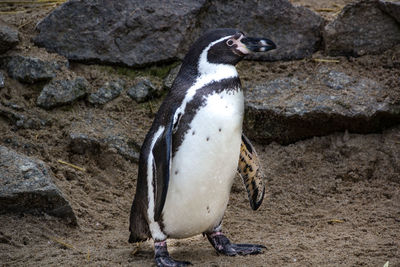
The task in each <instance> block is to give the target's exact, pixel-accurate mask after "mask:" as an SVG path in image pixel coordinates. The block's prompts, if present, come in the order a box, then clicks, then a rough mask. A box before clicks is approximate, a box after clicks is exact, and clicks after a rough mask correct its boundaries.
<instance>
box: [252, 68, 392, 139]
mask: <svg viewBox="0 0 400 267" xmlns="http://www.w3.org/2000/svg"><path fill="white" fill-rule="evenodd" d="M385 94H386V93H385V90H384V89H383V87H382V86H381V85H380V84H378V83H377V82H375V81H373V80H370V79H367V78H362V77H357V78H356V77H351V76H349V75H347V74H345V73H343V72H339V71H336V70H334V69H329V68H327V67H321V68H320V69H318V70H317V73H316V75H315V77H312V78H308V79H307V80H300V79H298V78H283V79H276V80H272V81H268V82H266V83H265V84H259V85H255V86H252V87H251V88H250V90H249V91H248V92H247V93H246V112H245V113H246V118H245V122H244V123H245V130H246V133H247V135H248V136H249V137H250V138H252V139H256V140H258V141H260V142H262V143H269V142H271V141H276V142H279V143H281V144H289V143H292V142H295V141H298V140H301V139H305V138H309V137H312V136H323V135H327V134H330V133H333V132H336V131H345V130H349V131H350V132H355V133H370V132H378V131H381V130H382V129H384V128H386V127H389V126H392V125H395V124H398V123H400V107H399V106H394V105H391V104H390V99H388V98H386V97H385Z"/></svg>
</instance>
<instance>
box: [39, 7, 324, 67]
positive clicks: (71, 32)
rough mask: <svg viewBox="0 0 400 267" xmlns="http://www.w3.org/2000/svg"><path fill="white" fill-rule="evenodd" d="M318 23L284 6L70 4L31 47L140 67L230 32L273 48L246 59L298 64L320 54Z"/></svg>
mask: <svg viewBox="0 0 400 267" xmlns="http://www.w3.org/2000/svg"><path fill="white" fill-rule="evenodd" d="M323 23H324V21H323V19H322V18H321V17H320V16H319V15H317V14H315V13H313V12H312V11H310V10H309V9H306V8H304V7H294V6H293V5H292V4H291V3H290V2H289V1H288V0H275V1H257V0H247V1H241V0H234V1H230V2H229V4H227V2H226V1H223V0H218V1H206V0H200V1H195V0H190V1H176V0H170V1H168V2H165V1H160V0H157V1H147V2H146V1H139V0H123V1H105V0H102V1H94V0H90V1H78V0H71V1H68V2H67V3H65V4H63V5H61V6H60V7H59V8H57V9H56V10H55V11H53V12H52V13H51V14H50V15H49V16H47V17H46V18H45V19H44V20H42V21H41V22H40V23H39V24H38V26H37V29H38V30H39V34H38V35H37V36H36V38H35V39H34V41H35V43H36V44H38V45H40V46H44V47H46V48H47V49H48V50H50V51H55V52H58V53H59V54H61V55H63V56H65V57H67V58H68V59H71V60H79V61H95V62H105V63H122V64H125V65H128V66H141V65H146V64H152V63H157V62H165V61H171V60H174V59H176V58H177V57H180V58H182V57H183V56H184V54H185V53H186V51H187V49H188V48H189V46H190V44H191V43H192V42H193V41H194V40H195V39H197V38H198V37H199V36H200V35H201V34H203V32H204V31H206V30H209V29H210V28H217V27H229V28H234V27H236V28H238V29H241V30H243V31H245V32H248V33H249V34H251V35H256V36H265V37H270V38H271V39H272V40H273V41H274V42H276V44H277V46H278V49H276V50H274V51H272V52H270V53H261V54H257V55H254V56H253V58H255V59H262V60H280V59H298V58H303V57H306V56H309V55H311V54H312V53H313V52H314V51H315V50H317V49H318V48H319V44H320V42H321V29H322V27H323Z"/></svg>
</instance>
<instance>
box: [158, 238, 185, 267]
mask: <svg viewBox="0 0 400 267" xmlns="http://www.w3.org/2000/svg"><path fill="white" fill-rule="evenodd" d="M154 251H155V257H154V259H155V261H156V264H157V266H158V267H183V266H188V265H192V264H191V263H190V262H189V261H177V260H174V259H173V258H171V256H169V253H168V249H167V243H166V241H162V242H156V243H155V244H154Z"/></svg>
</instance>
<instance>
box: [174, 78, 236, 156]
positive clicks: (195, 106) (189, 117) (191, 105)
mask: <svg viewBox="0 0 400 267" xmlns="http://www.w3.org/2000/svg"><path fill="white" fill-rule="evenodd" d="M239 90H241V83H240V79H239V78H238V77H235V78H230V79H224V80H221V81H219V82H213V83H210V84H208V85H205V86H204V87H202V88H200V89H198V90H197V91H196V94H195V95H194V97H193V99H192V100H191V101H190V102H188V103H187V104H186V108H185V110H184V112H183V114H182V117H181V119H180V121H179V124H178V125H177V129H176V132H175V134H174V135H173V139H172V142H173V149H172V157H174V155H175V153H176V152H177V151H178V149H179V147H180V145H181V144H182V142H183V138H184V136H185V135H186V134H187V133H188V132H189V131H190V130H192V135H195V130H194V129H190V123H191V122H192V121H193V118H194V117H195V115H196V114H197V113H198V111H199V110H200V109H201V108H202V107H204V105H205V104H206V100H207V97H208V96H210V95H212V94H215V93H217V94H218V93H222V92H227V93H228V94H234V93H235V92H237V91H239ZM207 138H208V139H207V141H209V137H207Z"/></svg>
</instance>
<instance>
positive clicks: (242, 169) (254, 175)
mask: <svg viewBox="0 0 400 267" xmlns="http://www.w3.org/2000/svg"><path fill="white" fill-rule="evenodd" d="M238 173H239V174H240V176H241V177H242V179H243V183H244V185H245V186H246V190H247V194H248V196H249V200H250V206H251V208H252V209H253V210H257V209H258V207H260V205H261V203H262V201H263V199H264V193H265V185H264V181H263V177H264V175H263V173H262V171H261V169H260V161H259V160H258V156H257V153H256V151H255V149H254V147H253V145H252V144H251V143H250V140H249V139H248V138H247V137H246V136H245V135H244V134H242V143H241V145H240V158H239V164H238Z"/></svg>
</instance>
